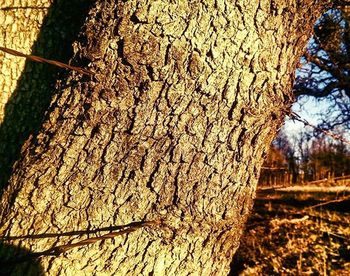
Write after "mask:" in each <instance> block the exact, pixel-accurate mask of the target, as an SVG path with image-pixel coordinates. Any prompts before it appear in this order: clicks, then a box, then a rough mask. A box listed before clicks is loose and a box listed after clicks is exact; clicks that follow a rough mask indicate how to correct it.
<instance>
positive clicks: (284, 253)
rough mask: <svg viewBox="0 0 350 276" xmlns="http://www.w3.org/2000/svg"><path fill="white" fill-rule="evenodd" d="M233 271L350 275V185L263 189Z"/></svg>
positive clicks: (256, 273)
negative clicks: (340, 186)
mask: <svg viewBox="0 0 350 276" xmlns="http://www.w3.org/2000/svg"><path fill="white" fill-rule="evenodd" d="M232 267H233V272H232V275H350V189H349V187H346V186H344V187H342V188H339V187H320V186H318V187H304V188H303V187H301V186H299V187H288V188H281V189H264V190H259V192H258V195H257V198H256V201H255V207H254V210H253V212H252V215H251V218H250V220H249V221H248V223H247V228H246V231H245V235H244V237H243V238H242V243H241V247H240V249H239V250H238V252H237V254H236V256H235V260H234V263H233V264H232Z"/></svg>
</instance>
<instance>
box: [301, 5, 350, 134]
mask: <svg viewBox="0 0 350 276" xmlns="http://www.w3.org/2000/svg"><path fill="white" fill-rule="evenodd" d="M339 4H340V5H339V6H338V7H337V8H336V9H331V10H329V11H327V12H326V13H325V14H324V15H323V16H322V17H321V18H320V19H319V20H318V21H317V23H316V24H315V27H314V36H313V39H312V40H311V41H310V43H309V45H308V47H307V50H306V52H305V54H304V56H303V58H302V59H301V64H302V67H301V68H300V69H299V70H298V73H297V78H296V81H295V85H294V92H295V94H296V96H297V97H302V96H312V97H315V98H316V99H319V100H322V99H327V100H328V103H329V107H328V109H327V110H328V111H327V112H325V113H324V114H322V115H321V118H322V122H321V124H320V127H322V128H327V129H329V128H331V129H333V128H335V127H337V126H340V125H341V126H342V127H345V128H348V129H349V128H350V6H349V3H347V2H346V1H343V2H341V1H340V2H339Z"/></svg>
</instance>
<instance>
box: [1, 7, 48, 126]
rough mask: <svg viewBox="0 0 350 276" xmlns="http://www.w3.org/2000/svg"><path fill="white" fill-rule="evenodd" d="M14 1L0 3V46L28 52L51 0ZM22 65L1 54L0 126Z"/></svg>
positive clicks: (22, 61)
mask: <svg viewBox="0 0 350 276" xmlns="http://www.w3.org/2000/svg"><path fill="white" fill-rule="evenodd" d="M15 2H16V1H9V0H0V45H1V46H2V47H8V48H13V49H17V50H18V51H22V52H23V53H30V49H31V48H32V45H33V44H34V42H35V40H36V39H37V36H38V34H39V32H40V28H41V26H42V23H43V21H44V17H45V16H46V15H47V12H48V10H49V6H50V5H51V2H52V1H50V0H37V1H29V3H28V2H27V3H21V4H19V3H15ZM26 7H27V8H26ZM24 66H25V60H24V59H23V58H18V57H14V56H10V55H6V54H5V53H3V52H1V51H0V71H1V77H0V89H1V90H0V91H1V92H0V123H2V122H3V118H4V114H5V105H6V103H7V102H8V100H9V98H10V97H11V95H12V93H13V92H14V91H15V89H16V85H17V81H18V79H19V78H20V76H21V74H22V72H23V69H24Z"/></svg>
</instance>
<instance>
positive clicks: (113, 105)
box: [0, 0, 330, 275]
mask: <svg viewBox="0 0 350 276" xmlns="http://www.w3.org/2000/svg"><path fill="white" fill-rule="evenodd" d="M329 3H330V1H313V0H303V1H267V0H256V1H236V2H231V1H225V2H218V1H209V0H208V1H204V0H203V1H178V2H176V1H171V2H169V1H136V0H133V1H105V0H104V1H96V2H95V3H94V6H93V7H92V8H91V10H90V11H89V15H88V18H87V19H86V21H85V23H84V26H83V27H82V32H81V35H80V37H79V38H78V39H77V41H76V43H74V46H73V49H74V57H73V59H72V60H71V62H72V63H73V64H80V65H81V66H85V67H87V68H88V69H89V70H90V71H93V72H94V74H93V76H85V75H81V74H80V73H78V72H71V73H70V74H69V75H68V76H67V77H64V78H62V79H61V80H60V81H59V83H58V85H57V90H56V91H55V95H54V98H53V100H52V101H51V104H50V107H49V108H48V110H47V113H46V117H45V119H44V122H43V124H42V126H41V128H40V130H39V131H38V133H37V135H35V136H33V137H32V138H31V139H29V140H28V141H27V142H26V143H25V145H24V147H23V148H22V155H21V157H20V159H19V160H18V161H17V162H16V164H15V166H14V170H13V173H12V176H11V178H10V181H9V185H8V188H7V189H6V191H5V192H4V194H3V197H2V199H1V209H0V211H1V224H0V225H1V226H0V233H1V234H2V236H3V237H6V238H4V239H3V240H5V242H6V243H7V244H12V245H14V246H20V247H24V248H26V249H27V250H29V251H31V252H34V253H33V255H32V257H38V256H39V255H40V256H41V258H40V261H41V265H42V268H43V270H44V271H45V272H47V273H48V274H50V275H73V274H76V273H78V272H81V271H83V272H84V273H93V272H95V273H99V272H101V273H105V274H111V275H115V274H123V275H124V274H125V275H127V274H132V275H135V274H136V275H138V274H165V275H171V274H180V275H187V274H191V273H198V274H203V275H209V274H217V275H224V274H225V273H228V270H229V264H230V261H231V259H232V255H233V254H234V252H235V250H236V249H237V247H238V244H239V239H240V236H241V233H242V229H243V225H244V223H245V221H246V218H247V216H248V214H249V211H250V209H251V206H252V200H253V197H254V194H255V189H256V183H257V179H258V176H259V171H260V167H261V165H262V162H263V156H264V155H265V153H266V151H267V149H268V147H269V145H270V143H271V140H272V139H273V137H274V135H275V134H276V130H277V129H278V128H279V127H280V125H281V123H282V121H283V117H284V114H285V113H286V112H288V109H289V107H290V105H291V102H292V100H293V96H292V91H291V88H292V82H293V76H294V70H295V67H296V65H297V63H298V60H299V57H300V55H301V54H302V52H303V48H304V46H305V44H306V42H307V39H308V37H309V36H310V35H311V30H312V26H313V23H314V21H315V20H316V18H318V16H319V15H320V13H321V12H322V11H323V9H324V8H325V7H326V6H327V5H329ZM130 223H131V224H130ZM113 229H114V231H118V230H119V231H121V232H120V234H123V235H119V236H118V237H117V238H116V239H104V240H103V241H99V239H96V240H94V241H95V242H94V243H92V244H90V245H86V246H80V247H74V248H71V247H70V246H63V247H58V246H60V245H64V244H67V243H72V242H77V241H80V240H81V239H84V238H87V237H90V238H91V237H94V236H95V235H99V236H100V235H101V233H103V232H104V231H109V230H113ZM112 236H113V237H115V236H116V235H110V236H105V238H108V237H112ZM89 241H90V242H91V241H92V240H91V239H89ZM84 243H85V244H86V242H84ZM78 245H79V243H78ZM68 249H71V250H68ZM67 250H68V251H67ZM66 251H67V252H66ZM38 252H39V253H38ZM40 252H43V253H40ZM63 252H64V253H65V254H62V253H63ZM14 255H16V254H14ZM22 260H23V259H22ZM12 264H13V263H12ZM2 267H3V266H2ZM23 269H25V271H26V272H27V271H28V268H27V267H24V268H23Z"/></svg>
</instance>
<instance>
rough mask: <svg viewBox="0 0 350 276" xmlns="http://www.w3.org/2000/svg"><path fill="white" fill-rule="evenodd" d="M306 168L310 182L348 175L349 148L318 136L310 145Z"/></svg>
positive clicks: (349, 167) (349, 165) (349, 163)
mask: <svg viewBox="0 0 350 276" xmlns="http://www.w3.org/2000/svg"><path fill="white" fill-rule="evenodd" d="M307 166H308V168H310V171H309V174H310V177H312V180H319V179H324V178H333V177H339V176H342V175H349V174H350V152H349V148H348V147H347V146H346V145H345V144H344V143H342V142H341V141H339V142H337V141H332V140H330V139H329V138H327V137H325V136H320V137H318V138H316V139H314V140H313V141H312V143H311V146H310V151H309V158H308V164H307Z"/></svg>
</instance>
